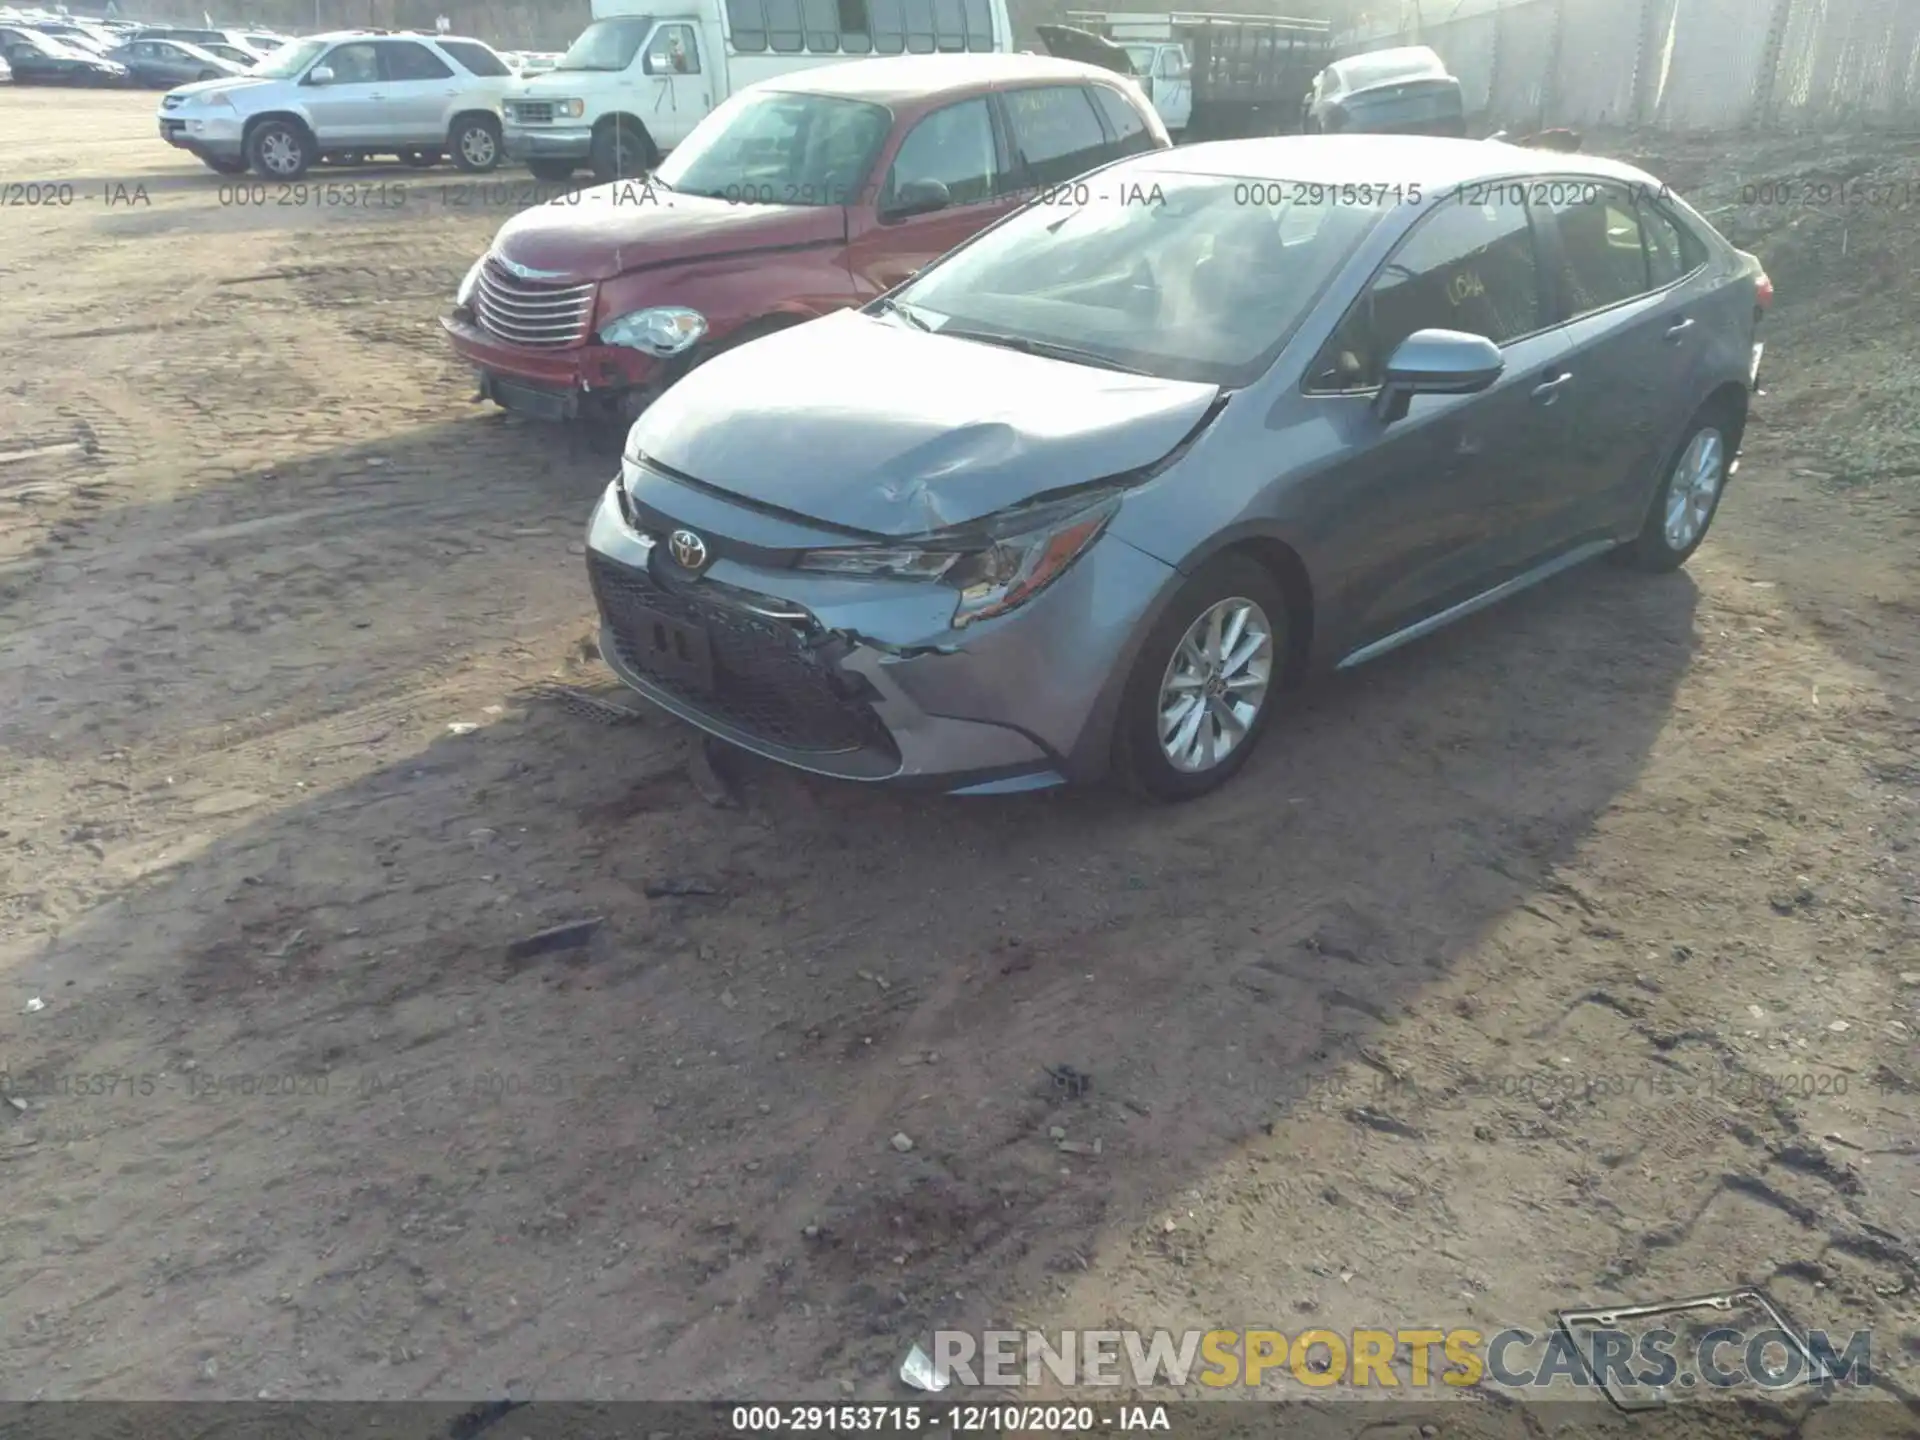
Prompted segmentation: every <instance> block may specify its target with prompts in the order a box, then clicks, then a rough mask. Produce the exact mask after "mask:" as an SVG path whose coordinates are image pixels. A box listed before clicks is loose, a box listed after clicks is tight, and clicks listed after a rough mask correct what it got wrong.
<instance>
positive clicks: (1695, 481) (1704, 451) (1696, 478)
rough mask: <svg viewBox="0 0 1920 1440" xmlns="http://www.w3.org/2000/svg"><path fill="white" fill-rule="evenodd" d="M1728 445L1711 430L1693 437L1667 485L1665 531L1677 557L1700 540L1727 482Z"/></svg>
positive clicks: (1670, 546) (1668, 543) (1668, 544)
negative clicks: (1715, 503)
mask: <svg viewBox="0 0 1920 1440" xmlns="http://www.w3.org/2000/svg"><path fill="white" fill-rule="evenodd" d="M1726 465H1727V442H1726V441H1725V439H1724V438H1722V436H1721V434H1720V432H1719V431H1718V430H1715V429H1714V428H1713V427H1712V426H1707V427H1705V428H1704V429H1702V430H1700V431H1699V433H1697V434H1696V435H1695V436H1694V437H1693V441H1692V443H1691V444H1689V445H1688V446H1687V448H1686V450H1685V451H1683V452H1682V453H1681V456H1680V460H1679V463H1678V464H1676V465H1675V466H1674V467H1673V476H1672V478H1671V479H1669V480H1668V482H1667V511H1666V519H1665V524H1664V525H1663V527H1662V530H1663V533H1664V535H1665V537H1666V542H1667V548H1668V549H1670V550H1672V551H1673V552H1674V553H1675V554H1676V555H1677V554H1680V553H1681V552H1683V551H1685V550H1687V549H1688V548H1689V547H1691V546H1692V545H1693V544H1695V542H1697V541H1698V540H1699V539H1700V536H1701V533H1702V532H1703V531H1705V529H1706V528H1707V521H1708V519H1710V518H1711V517H1712V515H1713V506H1714V502H1715V501H1716V500H1717V499H1719V497H1720V484H1721V482H1722V481H1723V480H1724V479H1725V478H1726Z"/></svg>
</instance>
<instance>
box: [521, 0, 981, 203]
mask: <svg viewBox="0 0 1920 1440" xmlns="http://www.w3.org/2000/svg"><path fill="white" fill-rule="evenodd" d="M1012 49H1013V27H1012V25H1011V23H1010V21H1009V20H1008V18H1007V0H593V23H592V24H591V25H589V26H588V27H587V28H586V29H585V30H583V31H582V32H581V33H580V38H579V39H577V40H575V41H574V42H573V45H572V47H571V48H570V49H569V50H568V51H567V53H566V54H565V55H564V56H562V57H561V59H560V61H559V63H558V64H557V65H556V66H554V68H553V69H551V70H549V71H546V72H544V73H543V74H539V75H531V76H528V77H526V78H525V79H523V80H522V81H521V82H520V83H518V84H517V85H515V86H513V87H512V88H511V89H510V90H509V91H508V92H507V95H506V98H505V100H504V101H503V103H502V110H503V112H504V115H505V119H506V125H505V140H506V150H507V154H508V155H509V156H510V157H511V158H513V159H515V160H519V161H522V162H524V163H525V164H526V166H527V168H528V169H530V170H532V171H533V173H534V174H535V175H537V176H538V177H539V178H541V179H542V180H563V179H565V178H566V177H567V176H569V175H571V174H573V172H574V171H575V170H578V169H581V168H586V169H589V170H591V171H592V172H593V175H594V178H595V179H598V180H612V179H617V178H620V177H623V176H630V175H640V174H643V173H645V172H646V171H648V170H650V169H651V168H652V167H653V166H654V165H655V164H657V163H658V162H659V159H660V157H661V156H662V155H664V154H666V153H667V151H669V150H671V149H673V147H674V146H676V145H678V144H679V143H680V142H681V141H682V140H684V139H685V138H686V136H687V132H688V131H690V130H692V129H693V127H694V126H695V125H696V124H698V123H699V122H700V120H701V119H702V118H704V117H705V116H706V114H707V113H708V112H709V111H710V110H712V109H713V108H714V107H715V106H717V105H718V104H719V103H720V102H721V101H722V100H725V99H726V98H727V97H728V96H729V95H731V94H733V93H734V92H735V91H736V90H740V89H744V88H745V87H746V86H748V85H751V84H753V83H754V82H756V81H759V80H771V79H773V78H774V77H775V76H779V75H786V74H790V73H791V72H793V71H795V70H804V69H806V68H808V67H810V66H814V65H832V64H837V63H839V62H841V61H844V60H849V59H854V58H857V57H859V56H862V55H931V54H936V53H946V54H952V53H960V52H966V51H981V52H995V51H998V52H1001V53H1006V52H1010V51H1011V50H1012Z"/></svg>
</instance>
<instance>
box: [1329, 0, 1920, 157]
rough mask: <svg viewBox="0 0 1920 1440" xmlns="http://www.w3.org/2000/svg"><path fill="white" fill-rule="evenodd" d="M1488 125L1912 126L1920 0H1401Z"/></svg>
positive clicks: (1378, 29) (1917, 115) (1410, 23)
mask: <svg viewBox="0 0 1920 1440" xmlns="http://www.w3.org/2000/svg"><path fill="white" fill-rule="evenodd" d="M1414 44H1422V45H1431V46H1432V47H1433V48H1434V49H1435V50H1437V51H1439V53H1440V55H1441V57H1442V58H1443V59H1444V60H1446V62H1447V64H1448V66H1449V67H1450V68H1452V70H1453V72H1454V73H1455V74H1456V75H1458V76H1459V77H1460V80H1461V83H1462V84H1463V85H1464V87H1465V89H1466V102H1467V108H1468V110H1469V111H1470V112H1472V113H1474V114H1476V115H1477V116H1478V117H1479V120H1480V122H1481V123H1482V124H1483V125H1486V126H1488V127H1494V126H1505V127H1510V128H1514V129H1521V128H1527V129H1539V128H1544V127H1546V126H1549V125H1575V126H1578V125H1631V126H1650V127H1653V128H1657V129H1664V130H1730V129H1743V128H1762V129H1766V128H1793V129H1799V128H1807V129H1813V128H1829V127H1835V126H1870V127H1875V128H1890V129H1891V128H1903V129H1904V128H1920V0H1454V4H1453V5H1452V6H1451V8H1450V7H1449V5H1448V3H1447V0H1423V3H1420V0H1408V3H1407V4H1406V5H1405V6H1404V13H1402V14H1401V15H1400V16H1399V18H1398V19H1397V20H1390V21H1388V22H1385V23H1376V24H1375V25H1373V26H1372V27H1371V28H1369V29H1367V30H1365V31H1362V32H1358V33H1355V34H1352V35H1349V36H1347V37H1345V42H1344V43H1343V46H1342V49H1343V52H1344V53H1357V52H1360V51H1364V50H1378V49H1384V48H1386V47H1388V46H1392V45H1414Z"/></svg>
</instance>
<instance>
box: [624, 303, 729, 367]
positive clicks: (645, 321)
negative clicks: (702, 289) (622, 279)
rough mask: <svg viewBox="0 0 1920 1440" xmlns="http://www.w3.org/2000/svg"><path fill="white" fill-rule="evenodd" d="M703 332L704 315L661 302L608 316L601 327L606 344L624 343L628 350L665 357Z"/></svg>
mask: <svg viewBox="0 0 1920 1440" xmlns="http://www.w3.org/2000/svg"><path fill="white" fill-rule="evenodd" d="M706 333H707V321H706V317H705V316H704V315H702V314H701V313H700V312H699V311H698V310H688V309H686V308H684V307H682V306H679V305H660V306H656V307H655V308H654V309H651V310H634V311H630V312H629V313H627V314H625V315H622V316H621V317H620V318H619V319H617V320H609V321H608V322H607V323H606V324H604V325H602V326H601V327H600V341H601V343H602V344H605V345H624V346H625V347H626V348H628V349H629V350H644V351H646V353H647V354H649V355H658V356H659V357H660V358H661V359H663V360H664V359H666V358H668V357H669V356H673V355H678V354H679V353H680V352H681V351H683V350H686V349H688V348H689V347H691V346H692V345H693V344H694V343H695V342H696V341H698V340H699V339H700V337H701V336H702V335H705V334H706Z"/></svg>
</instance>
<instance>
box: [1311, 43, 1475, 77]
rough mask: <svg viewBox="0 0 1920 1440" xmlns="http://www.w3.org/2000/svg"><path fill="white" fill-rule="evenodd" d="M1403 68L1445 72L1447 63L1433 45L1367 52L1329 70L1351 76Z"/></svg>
mask: <svg viewBox="0 0 1920 1440" xmlns="http://www.w3.org/2000/svg"><path fill="white" fill-rule="evenodd" d="M1402 67H1404V68H1406V69H1408V70H1413V69H1416V68H1424V69H1428V70H1439V71H1444V70H1445V69H1446V68H1447V63H1446V61H1444V60H1442V59H1441V58H1440V56H1439V53H1438V52H1437V51H1435V50H1434V48H1433V47H1432V46H1431V45H1400V46H1396V47H1395V48H1393V49H1391V50H1366V51H1362V52H1361V53H1360V54H1358V55H1347V56H1344V57H1342V58H1341V59H1339V60H1336V61H1334V62H1333V63H1332V64H1331V65H1329V66H1328V67H1327V68H1328V69H1329V70H1337V71H1339V72H1340V74H1342V75H1351V74H1353V73H1354V72H1356V71H1359V72H1363V73H1364V72H1366V71H1371V70H1386V69H1400V68H1402Z"/></svg>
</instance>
